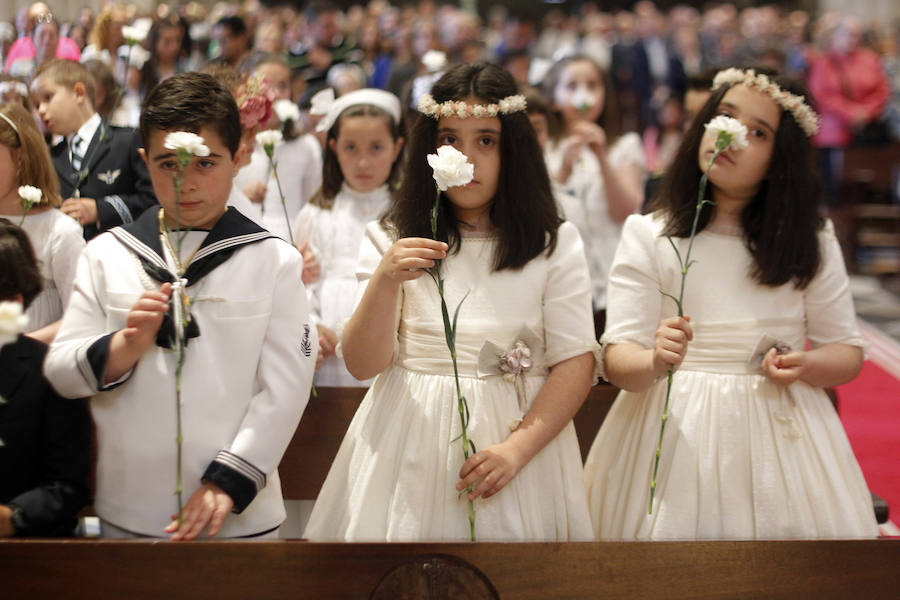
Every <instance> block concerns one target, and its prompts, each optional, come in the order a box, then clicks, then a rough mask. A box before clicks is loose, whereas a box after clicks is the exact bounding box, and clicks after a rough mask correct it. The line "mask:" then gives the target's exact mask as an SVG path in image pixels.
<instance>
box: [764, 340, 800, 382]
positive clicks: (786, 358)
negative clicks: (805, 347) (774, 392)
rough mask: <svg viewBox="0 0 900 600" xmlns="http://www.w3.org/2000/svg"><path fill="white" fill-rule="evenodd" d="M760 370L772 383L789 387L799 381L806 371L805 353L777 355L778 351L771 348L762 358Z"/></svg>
mask: <svg viewBox="0 0 900 600" xmlns="http://www.w3.org/2000/svg"><path fill="white" fill-rule="evenodd" d="M762 370H763V374H764V375H765V376H766V377H767V378H768V379H769V381H771V382H772V383H777V384H778V385H783V386H788V385H791V384H792V383H794V382H795V381H797V380H798V379H800V377H802V376H803V373H804V371H805V370H806V352H788V353H787V354H778V351H777V350H776V349H775V348H772V349H771V350H769V351H768V352H766V355H765V356H764V357H763V362H762Z"/></svg>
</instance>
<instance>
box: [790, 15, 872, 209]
mask: <svg viewBox="0 0 900 600" xmlns="http://www.w3.org/2000/svg"><path fill="white" fill-rule="evenodd" d="M860 35H861V27H860V23H859V21H858V20H857V19H855V18H853V17H838V18H836V19H835V20H834V22H833V23H832V24H831V25H830V26H826V27H825V29H824V31H823V32H822V38H821V44H820V50H819V51H817V52H815V53H813V54H812V56H811V58H810V61H809V81H808V86H809V91H810V93H811V94H812V96H813V98H814V99H815V101H816V103H817V105H818V112H819V118H820V120H821V124H820V127H819V132H818V133H817V134H816V136H815V137H814V138H813V141H814V143H815V144H816V145H817V146H818V147H819V168H820V170H821V172H822V179H823V184H824V188H825V189H824V192H825V202H826V204H828V205H832V204H834V202H835V201H836V197H837V187H838V185H839V183H840V177H841V172H842V170H843V156H844V149H845V148H847V147H848V146H850V145H851V144H857V145H873V144H882V143H887V142H888V141H889V138H888V132H887V127H886V125H885V123H884V122H883V121H882V120H881V118H880V117H881V115H882V111H884V107H885V104H886V103H887V100H888V98H889V96H890V85H889V83H888V80H887V77H885V74H884V69H883V67H882V63H881V57H880V56H879V55H878V54H877V53H876V52H874V51H872V50H870V49H869V48H865V47H862V46H861V45H860Z"/></svg>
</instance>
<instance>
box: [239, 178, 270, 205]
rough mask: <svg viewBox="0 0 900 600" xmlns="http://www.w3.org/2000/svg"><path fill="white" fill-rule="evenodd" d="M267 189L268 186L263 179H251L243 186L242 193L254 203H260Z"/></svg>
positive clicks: (264, 197)
mask: <svg viewBox="0 0 900 600" xmlns="http://www.w3.org/2000/svg"><path fill="white" fill-rule="evenodd" d="M267 191H268V187H267V186H266V184H265V182H263V181H252V182H250V183H248V184H247V185H246V186H245V187H244V195H245V196H247V198H248V199H249V200H250V202H253V203H254V204H262V201H263V200H265V199H266V192H267Z"/></svg>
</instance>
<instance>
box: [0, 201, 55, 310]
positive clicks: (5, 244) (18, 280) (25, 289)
mask: <svg viewBox="0 0 900 600" xmlns="http://www.w3.org/2000/svg"><path fill="white" fill-rule="evenodd" d="M43 285H44V278H43V277H42V276H41V268H40V266H39V265H38V260H37V257H36V256H35V254H34V248H33V247H32V246H31V242H30V241H29V240H28V234H26V233H25V230H24V229H22V228H21V227H19V226H18V225H15V224H14V223H12V222H11V221H9V220H8V219H3V218H0V300H12V299H13V298H14V297H16V296H17V295H18V294H22V300H23V304H24V306H25V308H28V307H29V306H30V305H31V302H32V301H33V300H34V299H35V298H36V297H37V295H38V294H39V293H40V292H41V288H42V287H43Z"/></svg>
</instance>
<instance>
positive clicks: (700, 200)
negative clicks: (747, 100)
mask: <svg viewBox="0 0 900 600" xmlns="http://www.w3.org/2000/svg"><path fill="white" fill-rule="evenodd" d="M727 147H728V145H727V144H726V145H725V146H722V145H721V144H719V143H718V142H717V143H716V150H715V152H714V153H713V155H712V158H710V159H709V164H707V165H706V172H704V173H703V176H702V177H701V178H700V189H699V190H698V192H697V205H696V207H695V208H694V222H693V224H692V225H691V237H690V239H689V240H688V249H687V253H686V254H685V255H684V259H683V260H682V258H681V256H680V255H678V262H679V265H680V266H681V291H680V292H679V294H678V298H677V299H675V298H674V297H672V296H670V295H669V294H666V295H667V296H669V297H670V298H672V299H673V300H674V301H675V305H676V306H677V308H678V316H679V317H683V316H684V304H683V302H684V284H685V281H686V280H687V274H688V269H690V268H691V250H693V248H694V237H695V236H696V235H697V224H698V223H699V222H700V211H702V210H703V206H704V205H706V204H711V202H710V201H709V200H705V199H704V196H705V195H706V185H707V183H708V181H709V170H710V169H711V168H712V166H713V163H714V162H716V159H717V158H719V155H720V154H721V153H722V152H723V151H724V150H725V148H727ZM669 241H670V242H672V239H671V238H669ZM672 247H673V248H675V253H676V255H677V254H678V248H677V247H676V246H675V243H674V242H672ZM674 375H675V367H674V366H670V367H669V370H668V371H667V373H666V400H665V402H664V403H663V413H662V418H661V419H660V425H659V439H658V440H657V442H656V452H654V453H653V475H651V476H650V507H649V509H648V510H647V514H653V497H654V496H655V494H656V474H657V472H658V471H659V457H660V455H661V454H662V442H663V434H664V433H665V431H666V422H667V421H668V420H669V398H670V397H671V395H672V378H673V376H674Z"/></svg>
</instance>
